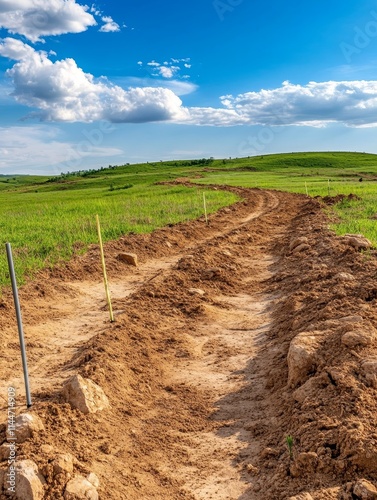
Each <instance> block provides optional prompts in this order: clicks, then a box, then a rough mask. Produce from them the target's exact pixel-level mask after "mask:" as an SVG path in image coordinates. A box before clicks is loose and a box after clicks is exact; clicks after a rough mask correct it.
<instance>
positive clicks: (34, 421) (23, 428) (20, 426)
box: [16, 413, 45, 443]
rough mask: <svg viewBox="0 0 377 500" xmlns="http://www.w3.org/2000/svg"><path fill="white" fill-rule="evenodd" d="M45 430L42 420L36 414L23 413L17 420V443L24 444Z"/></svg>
mask: <svg viewBox="0 0 377 500" xmlns="http://www.w3.org/2000/svg"><path fill="white" fill-rule="evenodd" d="M44 429H45V427H44V425H43V422H42V420H41V419H40V417H39V416H38V415H36V414H35V413H21V414H20V415H18V417H17V418H16V436H17V442H18V443H23V442H24V441H26V439H29V438H31V437H32V436H33V435H34V434H36V433H38V432H41V431H43V430H44Z"/></svg>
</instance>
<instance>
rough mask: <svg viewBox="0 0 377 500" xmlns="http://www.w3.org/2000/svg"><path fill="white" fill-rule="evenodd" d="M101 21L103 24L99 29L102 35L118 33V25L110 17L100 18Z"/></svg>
mask: <svg viewBox="0 0 377 500" xmlns="http://www.w3.org/2000/svg"><path fill="white" fill-rule="evenodd" d="M102 21H103V22H104V23H105V24H104V25H103V26H101V29H100V31H101V32H102V33H111V32H116V31H120V26H119V24H118V23H116V22H115V21H114V20H113V18H112V17H110V16H104V17H102Z"/></svg>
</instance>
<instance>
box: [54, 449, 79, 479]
mask: <svg viewBox="0 0 377 500" xmlns="http://www.w3.org/2000/svg"><path fill="white" fill-rule="evenodd" d="M73 460H74V458H73V456H72V455H71V454H70V453H65V454H62V455H58V456H57V457H56V458H55V460H54V461H53V463H52V468H53V471H54V475H57V474H72V472H73Z"/></svg>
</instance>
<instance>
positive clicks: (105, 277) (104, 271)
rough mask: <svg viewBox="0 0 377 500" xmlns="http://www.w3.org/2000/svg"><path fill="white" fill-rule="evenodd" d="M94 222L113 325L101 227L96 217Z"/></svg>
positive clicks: (112, 318)
mask: <svg viewBox="0 0 377 500" xmlns="http://www.w3.org/2000/svg"><path fill="white" fill-rule="evenodd" d="M96 221H97V232H98V240H99V247H100V251H101V261H102V270H103V282H104V285H105V293H106V299H107V304H108V306H109V313H110V321H111V323H113V322H114V314H113V308H112V305H111V297H110V290H109V283H108V281H107V273H106V264H105V254H104V252H103V243H102V235H101V226H100V222H99V217H98V215H96Z"/></svg>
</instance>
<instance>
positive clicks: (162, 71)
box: [138, 57, 191, 79]
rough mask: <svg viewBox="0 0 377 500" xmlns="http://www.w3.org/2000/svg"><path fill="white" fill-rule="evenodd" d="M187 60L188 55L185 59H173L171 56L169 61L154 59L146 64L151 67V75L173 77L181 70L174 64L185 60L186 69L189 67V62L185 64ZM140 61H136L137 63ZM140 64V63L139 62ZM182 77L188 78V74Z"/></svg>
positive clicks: (188, 59)
mask: <svg viewBox="0 0 377 500" xmlns="http://www.w3.org/2000/svg"><path fill="white" fill-rule="evenodd" d="M187 61H190V58H189V57H186V58H185V59H174V58H173V57H172V58H171V59H170V61H164V62H163V63H159V62H156V61H155V60H153V61H151V62H149V63H147V66H150V67H151V68H152V71H151V74H152V76H157V77H161V76H162V78H166V79H170V78H173V77H174V76H178V74H179V72H180V71H181V67H180V66H175V65H176V64H180V63H181V62H185V64H184V67H185V68H186V69H189V68H191V64H187ZM139 63H140V61H139V62H138V64H139ZM139 66H141V64H139ZM182 78H189V76H188V75H185V76H184V77H182Z"/></svg>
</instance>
